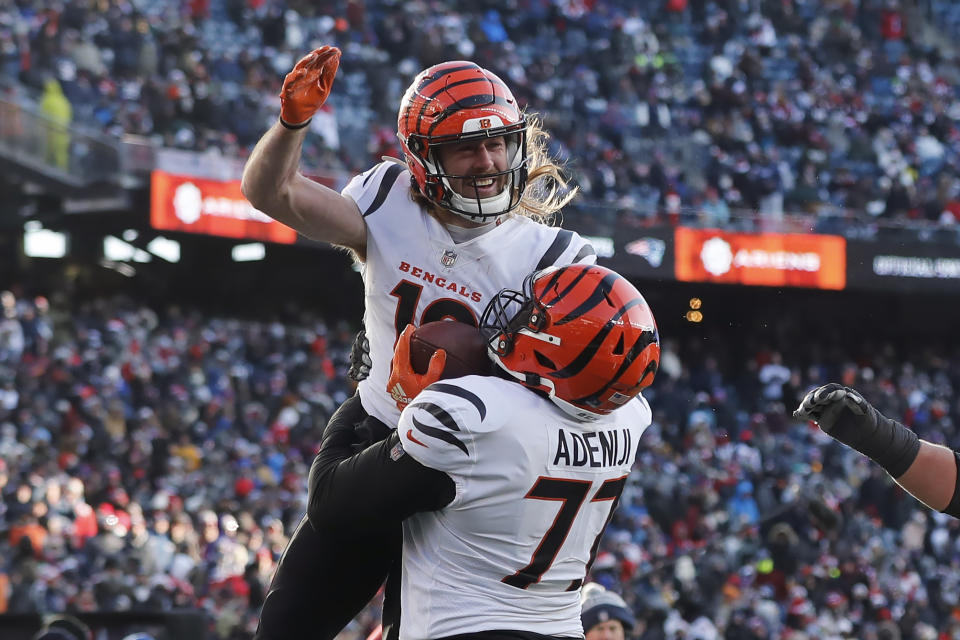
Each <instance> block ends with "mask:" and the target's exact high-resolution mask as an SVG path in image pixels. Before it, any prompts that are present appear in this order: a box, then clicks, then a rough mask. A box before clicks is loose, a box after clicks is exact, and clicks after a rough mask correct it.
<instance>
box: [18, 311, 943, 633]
mask: <svg viewBox="0 0 960 640" xmlns="http://www.w3.org/2000/svg"><path fill="white" fill-rule="evenodd" d="M0 303H2V308H3V316H2V320H0V380H2V381H3V382H2V386H0V495H2V501H0V612H4V611H6V612H11V613H14V612H28V611H68V612H70V611H73V612H77V611H81V612H82V611H92V610H98V611H127V610H134V611H136V610H155V609H170V608H172V607H183V606H186V607H199V608H203V609H205V610H208V611H209V612H210V613H211V614H213V615H212V616H211V629H210V637H211V638H238V639H239V638H249V637H250V634H251V633H252V631H253V629H254V628H255V625H256V619H257V612H258V609H259V606H260V604H261V602H262V598H263V595H264V590H265V588H266V586H267V585H268V584H269V579H270V576H271V573H272V571H273V569H274V568H275V566H276V562H277V560H278V559H279V554H280V553H281V551H282V550H283V548H284V544H285V542H286V540H287V536H288V535H289V534H290V533H291V532H292V530H293V527H294V526H295V525H296V524H297V522H298V520H299V518H300V516H301V514H302V512H303V509H304V505H305V479H304V478H305V473H306V470H307V469H308V466H309V463H310V461H311V460H312V457H313V454H314V448H315V446H316V443H317V439H318V436H319V430H320V429H321V428H322V425H323V424H325V422H326V420H327V418H328V416H329V414H330V411H331V410H332V409H333V408H334V407H335V406H336V404H338V403H339V402H340V401H341V400H343V399H344V398H345V397H346V395H347V394H349V393H350V392H351V387H350V384H349V383H348V381H347V380H346V379H345V377H344V372H345V370H346V362H345V361H346V358H347V355H346V354H347V353H348V349H349V338H350V337H351V334H350V331H349V330H348V329H349V327H348V326H346V325H345V324H342V323H340V322H338V321H336V320H335V319H330V318H321V317H319V316H317V315H312V314H309V313H306V312H290V313H285V314H284V315H282V316H279V315H278V316H277V317H276V318H250V319H241V318H238V317H216V316H211V315H209V314H202V313H200V312H199V311H197V310H193V309H187V308H179V307H176V306H167V307H166V308H161V309H150V308H147V307H146V306H144V305H143V304H137V303H134V302H133V301H131V300H128V299H124V298H111V299H95V300H88V301H74V300H70V299H69V298H67V297H66V296H64V295H62V294H61V295H60V297H54V298H53V300H52V301H48V300H47V299H46V298H43V297H35V298H32V299H31V298H30V297H27V296H23V295H19V294H18V295H17V296H15V295H14V294H13V293H10V292H6V293H4V294H3V295H2V297H0ZM781 329H782V330H783V331H785V332H789V330H790V329H791V327H790V325H789V324H788V323H787V324H784V326H782V327H781ZM793 329H798V327H793ZM704 344H710V345H714V346H712V347H711V348H710V349H704V347H703V345H704ZM861 346H862V347H863V348H862V350H858V348H857V347H854V346H852V345H850V344H846V345H844V343H843V342H841V341H824V342H823V343H821V346H818V347H815V348H814V349H812V350H811V349H810V348H809V346H808V345H803V346H802V347H801V346H800V344H799V343H798V342H797V341H794V340H787V339H784V340H782V344H781V343H780V341H777V340H773V339H772V338H771V340H770V341H769V342H767V341H765V340H764V339H763V338H761V337H759V336H757V337H754V338H751V339H749V340H747V341H745V343H744V344H739V345H737V346H736V348H734V345H732V344H731V343H730V342H729V341H723V340H711V339H707V340H705V339H703V338H702V337H698V338H696V339H693V340H690V341H689V342H677V341H671V340H668V341H667V342H666V343H665V344H664V355H663V358H662V368H661V372H660V373H659V375H658V377H657V381H656V383H655V384H654V386H653V387H652V388H651V389H650V390H649V393H647V394H646V395H647V396H648V397H649V400H650V403H651V405H652V407H653V408H654V411H655V415H654V424H653V426H652V427H651V428H650V429H649V430H648V431H647V433H646V434H645V435H644V437H643V441H642V443H641V448H640V454H639V456H638V460H637V463H636V466H635V473H634V474H633V475H632V476H631V480H630V483H629V485H628V488H627V489H626V491H625V494H624V497H623V499H622V502H621V507H620V509H619V510H618V512H617V515H616V516H615V518H614V520H613V522H612V523H611V525H610V528H609V530H608V532H607V534H606V536H605V538H604V542H603V545H602V547H601V551H600V553H599V555H598V557H597V560H596V563H595V564H594V566H593V569H592V575H591V577H592V579H593V580H595V581H598V582H600V583H601V584H603V585H604V586H607V587H608V588H610V589H613V590H614V591H617V592H620V593H622V595H623V597H624V598H625V600H626V601H627V603H628V604H629V606H630V607H631V608H632V609H633V611H634V612H635V613H636V616H637V619H638V621H639V622H638V627H637V629H636V633H637V636H638V637H639V638H642V639H643V640H654V639H661V638H671V639H680V638H685V639H687V640H691V639H694V638H696V639H700V640H710V639H714V638H715V639H720V638H723V639H724V640H740V639H753V638H757V639H759V638H785V639H787V638H789V639H793V640H796V639H800V638H811V639H812V638H818V639H825V638H860V639H865V638H878V639H879V638H884V639H889V638H899V637H903V638H930V639H937V640H939V639H941V638H958V637H960V606H958V604H957V603H958V601H960V598H958V596H960V571H958V569H960V535H958V534H960V523H958V522H957V521H956V520H952V519H949V518H947V517H946V516H942V515H940V514H937V513H934V512H930V511H928V510H925V509H923V508H922V507H921V506H918V504H917V503H916V502H915V501H914V500H913V499H912V498H911V497H910V496H908V495H906V494H905V493H904V492H902V491H901V490H899V489H898V488H897V487H896V486H895V485H894V484H893V483H892V482H891V481H890V480H889V479H888V478H887V477H886V476H885V475H884V474H883V472H882V471H879V470H878V469H877V468H876V467H875V466H874V465H872V464H871V463H870V462H869V461H866V460H865V459H864V458H863V457H862V456H860V455H859V454H856V453H853V452H851V451H850V450H849V449H847V448H845V447H841V446H839V445H837V444H835V443H833V441H832V440H830V439H829V438H828V437H827V436H825V435H822V434H821V433H820V432H819V430H817V429H816V428H815V427H814V426H812V425H809V424H800V423H797V422H796V421H794V420H792V419H791V418H789V411H790V410H791V409H792V408H794V407H795V406H796V405H797V404H798V402H799V400H800V398H801V397H802V395H803V393H804V392H805V391H806V390H807V389H808V388H810V387H812V386H813V385H815V384H818V383H820V382H822V381H824V380H834V379H839V380H843V381H844V382H846V383H848V384H851V385H855V386H856V387H857V388H858V389H861V390H863V392H864V393H865V394H867V395H868V396H869V397H871V398H872V399H873V400H874V402H875V403H876V404H877V406H878V408H879V409H880V410H881V411H883V412H884V413H886V414H887V415H891V416H897V417H898V418H901V419H902V420H903V421H904V422H905V423H906V424H907V425H909V426H911V427H912V428H913V429H915V430H916V431H917V432H918V433H919V434H920V435H921V436H922V437H924V438H925V439H928V440H931V441H933V442H942V443H945V444H948V445H951V446H954V447H960V433H958V432H957V430H956V428H955V425H957V424H958V423H960V402H958V401H957V394H956V393H955V392H956V390H957V389H960V364H958V363H960V353H958V352H957V347H956V346H955V345H954V347H953V351H952V352H951V351H949V350H947V351H937V350H933V349H930V350H917V351H915V352H913V354H912V357H910V356H908V355H907V354H905V353H903V352H901V351H899V350H898V349H897V347H895V346H894V345H893V344H888V343H883V344H864V345H861ZM377 606H378V605H377V604H376V603H375V604H374V605H373V606H371V607H370V608H368V610H366V611H365V612H364V613H363V614H362V616H361V617H360V618H359V619H358V620H357V621H356V622H355V623H354V624H353V625H352V626H351V627H350V629H348V636H349V637H353V638H363V637H365V635H366V634H367V633H368V632H369V631H370V630H371V628H372V626H373V625H375V623H376V621H377V619H378V609H377ZM938 634H939V635H938Z"/></svg>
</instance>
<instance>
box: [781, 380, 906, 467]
mask: <svg viewBox="0 0 960 640" xmlns="http://www.w3.org/2000/svg"><path fill="white" fill-rule="evenodd" d="M793 417H794V418H797V419H800V420H813V421H814V422H816V423H817V426H819V427H820V430H821V431H823V432H824V433H826V434H827V435H829V436H830V437H832V438H834V439H836V440H838V441H839V442H842V443H843V444H845V445H847V446H848V447H850V448H852V449H856V450H857V451H859V452H860V453H862V454H864V455H866V456H867V457H869V458H870V459H872V460H874V461H875V462H877V463H878V464H879V465H880V466H882V467H883V468H884V469H886V470H887V473H889V474H890V475H891V476H893V477H894V478H897V477H899V476H901V475H903V473H904V472H905V471H906V470H907V469H908V468H909V467H910V465H911V464H913V461H914V459H916V457H917V452H918V451H919V450H920V441H919V439H918V438H917V434H915V433H914V432H913V431H911V430H910V429H907V428H906V427H905V426H903V425H902V424H900V423H899V422H897V421H895V420H891V419H890V418H887V417H886V416H884V415H883V414H882V413H880V412H879V411H877V410H876V409H875V408H874V407H873V405H871V404H870V403H869V402H867V401H866V400H865V399H864V398H863V396H861V395H860V394H859V393H857V392H856V391H854V390H853V389H850V388H849V387H844V386H842V385H839V384H836V383H833V382H832V383H830V384H825V385H823V386H821V387H817V388H816V389H814V390H813V391H811V392H809V393H808V394H807V395H806V396H805V397H804V398H803V401H802V402H801V403H800V406H799V407H797V410H796V411H794V412H793Z"/></svg>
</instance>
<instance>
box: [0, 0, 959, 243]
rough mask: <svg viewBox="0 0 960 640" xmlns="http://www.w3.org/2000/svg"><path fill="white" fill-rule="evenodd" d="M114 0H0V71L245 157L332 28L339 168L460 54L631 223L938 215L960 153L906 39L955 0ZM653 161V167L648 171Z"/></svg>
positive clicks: (949, 60) (323, 144) (326, 130)
mask: <svg viewBox="0 0 960 640" xmlns="http://www.w3.org/2000/svg"><path fill="white" fill-rule="evenodd" d="M123 6H124V7H125V8H121V5H117V4H113V3H82V2H77V3H67V4H66V5H64V6H63V7H62V8H60V7H59V6H57V7H52V8H51V7H47V6H46V4H45V3H42V2H38V1H37V0H28V1H26V2H18V3H16V4H13V5H10V6H8V7H5V8H3V9H0V24H3V25H7V26H5V27H4V28H3V29H0V40H2V44H3V48H2V51H3V52H4V56H5V57H4V58H3V60H4V61H5V63H4V64H3V65H0V77H3V78H4V80H5V81H6V82H10V81H13V82H20V83H22V85H21V86H20V87H19V88H25V89H27V90H28V91H27V92H28V93H30V92H32V93H33V94H34V95H36V94H38V93H39V92H40V91H41V90H42V85H43V79H44V78H47V77H52V78H55V79H56V80H57V81H58V82H59V84H60V85H62V87H63V93H64V95H65V97H66V98H67V99H68V100H69V101H70V102H71V103H72V105H73V110H74V116H75V120H76V121H77V122H83V123H86V124H89V125H93V126H96V127H98V128H100V129H102V130H104V131H106V132H108V133H110V134H112V135H120V134H122V133H125V132H129V133H135V134H139V135H143V136H148V137H150V138H151V139H152V140H153V142H154V143H156V144H159V145H165V146H172V147H179V148H188V149H195V150H199V151H203V150H207V149H217V150H219V151H220V152H221V153H222V154H223V155H225V156H227V157H231V156H240V157H242V156H244V155H246V153H248V151H249V149H250V148H251V147H252V145H253V144H254V143H255V142H256V140H257V138H258V137H259V135H260V134H261V133H262V132H263V131H264V130H265V129H266V128H267V127H268V126H269V124H270V123H272V122H273V121H275V119H276V117H277V113H278V108H279V101H278V98H277V93H278V91H279V83H280V81H281V79H282V77H283V73H284V72H285V71H286V70H287V69H289V67H290V66H292V64H293V62H294V61H295V60H296V59H297V58H299V57H300V56H301V55H303V54H304V53H305V52H306V51H308V50H309V49H310V48H312V47H313V46H316V45H319V44H332V45H337V46H339V47H340V48H341V49H342V50H343V51H344V58H343V62H342V65H341V66H342V73H341V76H342V78H341V79H342V82H338V83H337V87H336V89H335V90H334V94H333V96H332V97H331V100H330V101H329V103H328V108H327V109H326V110H325V111H324V112H323V117H322V118H320V119H318V120H317V121H316V122H315V123H314V125H312V126H313V129H312V130H313V132H314V133H315V134H317V135H312V136H310V137H308V138H307V140H306V143H305V148H304V161H305V165H306V166H308V167H309V166H322V167H325V168H330V169H331V170H334V171H344V172H355V171H358V170H361V169H364V168H366V167H367V166H369V162H370V158H369V156H370V154H371V153H372V154H374V155H375V156H376V157H377V158H379V156H381V155H397V153H398V145H397V143H396V140H395V139H394V138H393V134H392V133H390V135H383V133H384V132H393V131H395V120H396V114H394V113H391V112H390V109H389V108H388V107H389V105H392V104H396V103H397V101H398V100H399V96H400V93H401V92H402V91H403V88H404V87H405V86H406V84H407V83H408V82H409V80H410V78H411V77H412V75H413V74H414V73H415V72H416V71H417V70H418V69H421V68H424V67H426V66H429V65H431V64H434V63H436V62H439V61H442V60H449V59H463V58H469V59H472V60H475V61H476V62H477V63H479V64H481V65H482V66H484V67H486V68H489V69H491V70H493V71H494V72H496V73H498V74H500V75H502V76H503V77H505V78H508V79H509V81H510V84H511V86H513V87H515V92H516V94H517V95H518V98H519V99H520V101H521V102H522V103H523V104H524V105H526V106H527V107H528V108H529V109H531V110H533V111H537V112H540V113H541V114H542V115H543V117H545V118H546V121H545V124H546V126H547V128H548V129H549V130H550V131H551V132H552V134H553V135H554V146H555V149H554V151H557V152H559V153H560V154H561V155H562V156H565V157H569V158H572V159H573V160H572V161H571V162H570V165H569V167H568V168H569V170H570V171H571V173H573V174H574V176H575V178H576V180H577V182H578V183H579V185H580V186H581V188H582V191H583V197H582V201H583V203H584V206H583V210H584V212H588V213H587V215H589V213H592V212H595V213H596V215H598V216H600V217H602V216H603V215H606V214H603V213H602V212H603V208H599V207H587V206H586V205H588V204H590V203H594V204H596V203H602V204H604V205H606V206H618V205H625V207H624V208H625V209H626V213H625V215H626V216H627V217H637V218H638V219H640V220H642V221H643V222H645V223H649V222H651V221H657V220H658V219H659V221H661V222H662V221H664V220H669V219H671V218H670V216H676V215H677V211H676V208H677V206H680V207H681V209H682V212H681V213H680V214H679V215H680V217H681V219H684V220H685V221H686V222H690V221H695V220H697V218H698V217H699V215H700V211H699V210H698V206H699V203H701V202H704V203H709V204H706V205H705V206H706V207H707V208H708V209H711V211H709V212H707V213H705V214H704V216H703V217H704V218H705V220H704V222H705V223H707V224H717V223H718V222H723V221H724V220H725V216H724V214H723V212H722V211H719V212H718V211H716V209H717V205H716V203H717V202H722V203H724V205H719V207H720V208H721V209H722V208H723V207H724V206H726V207H727V208H729V209H731V210H732V212H733V213H735V214H736V217H735V219H737V220H738V221H739V222H740V223H741V224H743V221H744V220H745V219H748V217H747V216H746V215H744V214H749V217H755V216H757V215H759V216H760V218H761V220H760V221H759V223H758V224H757V225H756V226H757V227H758V228H761V229H763V228H777V227H778V225H781V224H783V223H782V222H781V221H780V220H781V218H782V217H783V216H784V215H785V214H793V213H805V214H807V215H808V216H809V215H814V216H818V217H823V218H829V219H831V220H833V221H834V222H835V223H839V222H842V221H846V220H847V219H848V218H850V219H853V220H860V221H864V220H871V221H877V220H878V221H879V222H880V223H881V224H899V225H902V224H910V225H914V226H918V225H924V224H932V225H936V224H941V223H940V221H939V214H940V212H942V211H944V210H946V205H947V201H946V200H945V199H944V197H943V195H942V194H939V193H937V192H936V190H934V191H932V192H931V191H929V190H918V189H917V188H916V182H917V180H918V178H930V179H931V180H932V181H933V182H934V183H935V182H936V181H937V180H938V179H939V178H940V177H941V176H950V175H953V174H955V173H956V172H957V169H958V167H960V153H958V147H957V145H958V143H960V133H958V132H960V129H958V127H957V120H958V119H960V100H958V94H957V92H956V90H955V89H953V88H952V87H956V86H957V85H958V82H957V81H958V79H960V73H958V67H957V64H956V62H955V56H952V55H949V52H948V54H947V55H945V54H944V49H943V46H941V45H939V44H938V43H936V42H934V41H932V40H931V39H930V38H924V37H918V35H917V34H923V33H925V31H924V29H928V30H929V29H933V28H936V27H941V28H943V29H945V30H947V32H948V33H949V30H950V29H958V32H960V11H958V10H957V9H955V8H954V7H952V5H951V4H950V3H947V2H943V1H942V0H932V1H931V7H930V11H929V15H930V16H931V18H932V20H933V21H932V22H931V23H929V24H926V23H924V22H923V18H922V14H921V13H918V14H917V17H918V19H919V22H915V23H909V22H908V20H907V13H908V11H906V10H904V9H903V8H902V7H901V6H900V4H899V3H897V2H886V1H885V0H883V1H881V0H864V1H863V2H858V3H836V2H832V1H829V0H807V1H805V2H799V1H798V0H786V1H784V2H780V3H773V4H770V5H767V4H762V3H761V5H757V4H756V3H744V2H740V3H734V2H707V3H704V2H694V3H689V5H688V3H687V2H685V1H684V2H674V1H667V0H664V2H651V3H641V4H639V5H638V4H637V3H633V2H627V1H626V0H597V1H595V2H591V3H588V4H587V5H584V4H583V3H576V2H573V3H539V2H537V3H532V4H529V3H528V4H527V5H525V6H524V8H523V10H517V8H516V7H515V6H514V5H513V4H511V3H510V2H507V1H506V0H494V1H492V2H485V3H482V4H481V5H473V4H470V3H465V2H462V1H455V2H447V3H441V4H437V3H430V2H425V1H417V2H409V3H402V4H397V3H395V2H389V1H386V0H375V1H372V2H366V3H362V4H361V3H356V2H350V3H347V4H346V5H345V7H344V9H345V11H342V12H338V11H337V10H334V9H333V8H332V7H327V6H321V7H317V6H313V5H309V4H307V3H301V2H281V1H280V0H264V1H263V2H258V3H255V4H252V5H248V4H247V3H243V2H232V1H221V2H207V1H206V0H204V1H193V2H190V3H187V4H186V5H184V3H182V2H173V1H172V0H162V1H160V2H155V3H149V4H147V5H142V6H141V5H140V4H137V3H134V4H133V5H129V6H127V5H123ZM587 6H589V10H586V8H587ZM19 88H18V89H19ZM347 113H348V114H350V117H349V118H344V117H342V114H347ZM370 132H375V133H374V137H373V138H372V139H371V138H370ZM58 148H62V147H61V146H58ZM53 155H54V157H55V158H57V159H58V161H59V159H62V157H63V154H62V153H59V152H58V153H56V154H53ZM653 158H655V159H656V163H657V164H658V165H659V166H658V169H657V171H662V176H657V175H655V172H653V171H652V170H651V169H647V168H645V167H644V165H646V166H647V167H649V163H650V161H651V159H653ZM853 185H857V186H856V188H852V186H853ZM713 191H715V192H716V193H717V196H716V199H715V198H714V196H713V195H711V194H712V192H713ZM864 193H869V194H870V197H869V200H864V196H863V194H864ZM931 193H932V194H933V195H934V196H935V197H934V198H930V197H929V196H930V194H931ZM651 197H653V198H655V199H656V201H657V202H658V204H659V205H661V206H659V207H657V208H656V209H655V210H654V211H652V212H651V211H650V208H649V204H648V203H649V201H650V199H651ZM922 207H925V208H930V209H931V210H933V211H936V215H932V216H918V211H919V209H920V208H922ZM838 210H839V211H849V212H850V215H849V216H842V217H838V216H837V215H836V212H837V211H838ZM757 212H759V213H757ZM947 223H948V224H949V223H950V219H949V218H948V219H947ZM751 224H752V223H751Z"/></svg>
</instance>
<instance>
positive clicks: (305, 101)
mask: <svg viewBox="0 0 960 640" xmlns="http://www.w3.org/2000/svg"><path fill="white" fill-rule="evenodd" d="M339 66H340V49H337V48H336V47H329V46H323V47H320V48H319V49H314V50H313V51H311V52H310V53H308V54H307V55H305V56H304V57H302V58H300V61H299V62H297V64H296V65H295V66H294V67H293V70H292V71H290V73H288V74H287V76H286V77H285V78H284V79H283V88H282V89H280V121H281V122H282V123H283V124H284V125H285V126H286V127H287V128H290V129H299V128H301V127H305V126H306V125H307V123H308V122H310V119H311V118H312V117H313V114H314V113H316V112H317V110H318V109H319V108H320V107H322V106H323V103H324V102H326V100H327V96H329V95H330V88H331V87H332V86H333V78H334V76H335V75H337V68H338V67H339Z"/></svg>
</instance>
